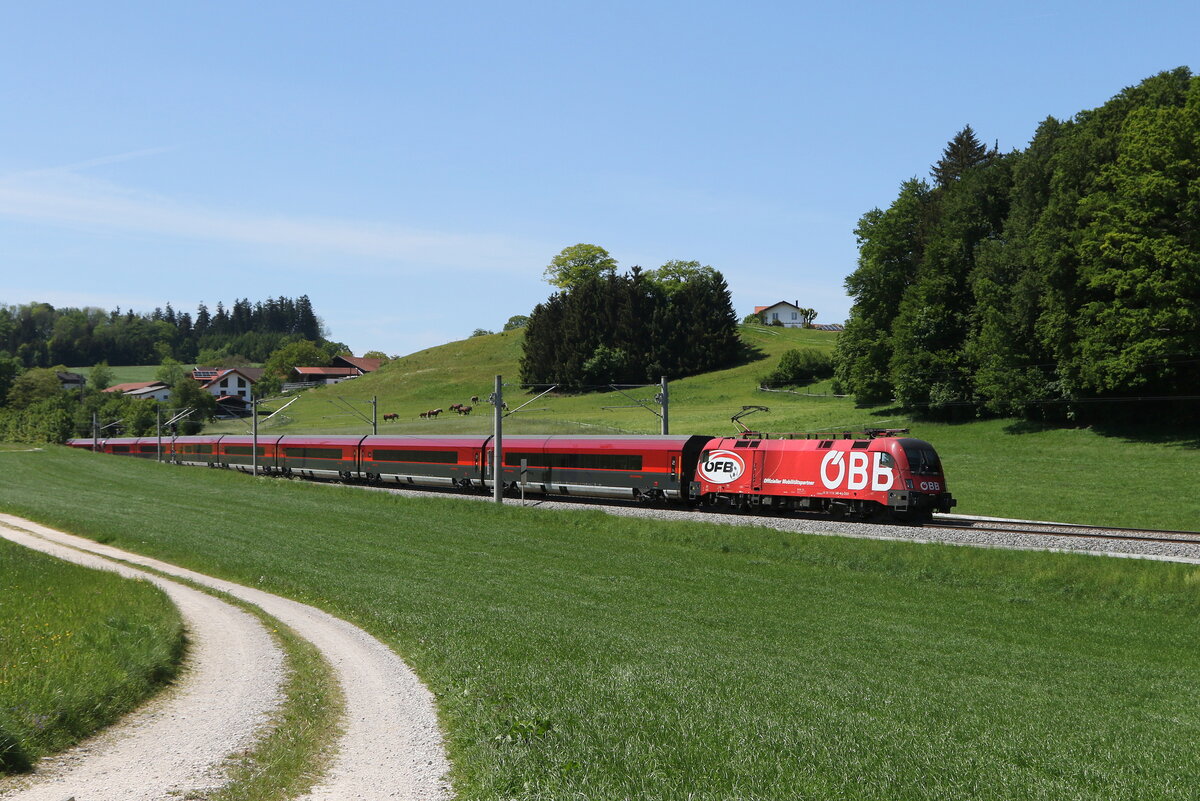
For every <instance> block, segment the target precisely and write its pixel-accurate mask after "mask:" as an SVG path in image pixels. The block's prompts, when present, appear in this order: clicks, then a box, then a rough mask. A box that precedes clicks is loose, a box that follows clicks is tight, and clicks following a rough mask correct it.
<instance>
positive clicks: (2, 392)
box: [0, 353, 21, 406]
mask: <svg viewBox="0 0 1200 801" xmlns="http://www.w3.org/2000/svg"><path fill="white" fill-rule="evenodd" d="M20 374H21V363H20V362H19V361H17V360H16V359H14V358H13V357H11V356H9V355H8V354H7V353H0V406H3V405H4V404H6V403H7V402H8V391H9V389H11V388H12V385H13V381H15V380H16V378H17V376H18V375H20Z"/></svg>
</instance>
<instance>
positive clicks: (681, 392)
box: [209, 326, 1200, 530]
mask: <svg viewBox="0 0 1200 801" xmlns="http://www.w3.org/2000/svg"><path fill="white" fill-rule="evenodd" d="M742 337H743V340H745V342H746V343H747V345H748V346H749V348H750V349H751V350H752V351H753V352H755V353H757V354H758V356H757V357H756V358H754V359H753V360H751V361H748V362H747V363H745V364H742V365H740V366H738V367H735V368H732V369H729V370H722V371H719V372H715V373H708V374H706V375H702V376H695V377H692V378H685V379H682V380H679V381H673V382H671V385H670V394H671V412H670V417H671V431H672V432H674V433H711V434H727V433H729V432H731V431H733V430H734V426H733V425H732V424H731V423H730V420H729V418H730V416H731V415H733V414H734V413H735V412H738V411H740V410H741V408H742V407H743V406H746V405H761V406H767V407H769V408H770V410H771V411H770V412H769V413H756V414H754V415H752V416H750V417H748V418H747V419H746V422H747V423H748V424H750V425H751V426H753V427H755V428H759V429H761V430H764V431H775V432H785V431H845V430H854V429H861V428H864V427H876V428H887V427H906V426H907V427H910V428H911V430H912V432H913V435H914V436H917V437H922V438H924V439H927V440H929V441H930V442H932V443H933V444H934V445H935V446H936V447H937V448H938V450H939V451H940V453H941V454H942V458H943V462H944V464H945V468H946V474H947V481H948V483H949V486H950V490H951V492H952V493H953V494H954V495H955V497H957V498H958V499H959V506H958V508H957V509H956V511H958V512H962V513H965V514H981V515H998V516H1006V517H1033V518H1038V519H1043V520H1062V521H1067V522H1079V523H1095V524H1104V525H1116V526H1154V527H1159V528H1172V529H1185V530H1200V493H1196V492H1195V491H1194V488H1193V487H1192V484H1193V479H1194V477H1195V476H1196V475H1200V434H1197V432H1195V431H1192V432H1188V431H1165V430H1163V429H1155V428H1154V427H1153V423H1152V421H1150V422H1146V423H1143V426H1142V427H1141V428H1133V427H1131V428H1128V429H1125V430H1120V429H1111V430H1106V431H1099V430H1091V429H1068V428H1053V427H1039V426H1035V425H1029V424H1025V423H1021V422H1019V421H1015V420H987V421H979V422H973V423H966V424H958V425H947V424H937V423H925V422H920V421H915V422H914V421H913V420H912V419H911V418H910V417H909V416H908V415H906V414H905V413H903V412H902V411H899V410H896V409H890V408H886V407H877V408H867V409H864V408H858V407H856V406H855V405H854V403H853V401H852V400H850V399H847V398H839V397H835V396H833V395H831V394H829V393H830V384H829V382H828V381H824V382H819V383H816V384H813V385H811V386H808V387H804V388H801V389H799V390H798V391H797V392H793V393H788V392H761V391H759V390H758V389H757V386H758V381H757V379H758V377H760V376H762V375H765V374H766V373H769V372H770V371H771V370H772V369H774V367H775V365H776V363H777V362H778V360H779V357H780V356H781V355H782V354H783V352H784V351H786V350H788V349H790V348H804V347H814V348H818V349H822V350H827V351H830V350H832V349H833V346H834V343H835V342H836V334H833V333H830V332H825V331H807V330H801V329H787V328H774V327H767V326H743V327H742ZM521 343H522V332H521V331H520V330H517V331H510V332H507V333H504V334H495V335H492V336H482V337H473V338H471V339H466V340H462V341H461V342H452V343H450V344H448V345H443V346H440V347H437V348H430V349H428V350H424V351H421V352H419V353H415V354H412V355H411V356H406V357H404V358H402V359H399V360H397V361H395V362H392V363H391V364H388V365H386V366H385V367H384V368H383V369H381V370H380V371H378V372H377V373H374V374H371V375H368V376H365V377H363V378H359V379H356V380H354V381H349V382H345V383H342V384H338V385H335V386H331V387H324V388H320V389H315V390H310V391H308V392H306V393H304V394H303V395H302V396H301V398H300V400H298V401H296V402H295V403H293V404H292V405H291V406H289V407H288V408H287V409H286V410H285V411H284V412H283V413H282V414H281V415H279V416H278V417H276V418H274V419H273V420H272V421H270V422H269V423H267V424H265V425H264V426H263V428H262V430H263V431H264V432H270V433H312V432H321V433H334V434H349V433H358V434H362V433H369V432H370V427H369V425H367V424H366V423H364V422H363V420H361V419H359V418H357V417H355V416H354V415H353V414H351V413H350V412H348V411H347V410H346V408H345V407H344V406H341V405H339V402H337V401H338V399H343V400H344V401H346V402H348V403H350V404H351V405H352V406H353V407H354V408H355V409H357V410H359V411H360V412H361V413H362V414H365V415H366V416H367V417H368V418H369V417H370V406H369V401H370V400H371V398H372V396H377V397H378V398H379V415H380V418H381V419H382V416H383V414H385V413H389V412H395V413H397V414H400V415H401V418H400V421H399V422H397V423H383V422H380V424H379V430H380V432H381V433H389V432H393V433H432V432H437V433H445V434H453V433H466V432H471V433H479V432H490V431H491V427H492V420H491V414H490V412H491V407H490V406H487V405H486V403H485V404H482V405H481V406H480V407H479V408H477V409H476V411H475V413H474V414H472V415H471V416H470V417H461V416H459V415H455V414H449V413H447V414H443V415H441V416H440V417H438V418H437V419H434V420H421V419H420V418H419V417H418V416H417V415H418V414H419V413H420V412H421V411H424V410H426V409H431V408H442V409H446V408H448V407H449V406H450V404H452V403H467V402H469V400H470V398H471V396H472V395H478V396H480V397H486V396H487V395H488V393H489V392H490V391H491V388H492V383H493V381H494V378H495V375H496V374H501V375H503V376H505V378H506V380H507V381H509V382H515V381H516V380H517V376H518V372H519V370H518V363H519V359H520V355H521ZM655 391H656V390H655V389H653V388H651V389H644V390H637V391H631V392H630V394H631V395H633V396H635V397H637V398H640V399H642V400H647V401H650V400H652V399H653V397H654V394H655ZM505 393H506V395H505V397H506V398H507V399H508V404H509V407H510V408H512V409H515V408H516V407H517V406H519V405H520V404H521V403H524V402H525V401H526V400H529V399H530V398H531V397H532V395H531V394H529V393H525V392H522V391H521V390H520V388H519V387H517V386H511V387H509V388H507V389H506V390H505ZM609 407H618V408H609ZM631 407H632V408H631ZM209 430H210V431H214V432H234V433H245V432H246V431H247V430H248V429H247V426H246V424H245V423H244V422H241V421H230V422H225V423H218V424H215V425H213V426H211V427H210V428H209ZM505 430H506V431H508V432H510V433H580V432H583V433H605V432H634V433H656V432H657V431H658V430H659V420H658V418H657V417H655V416H654V415H653V414H651V413H650V412H648V411H646V410H645V409H642V408H639V407H635V406H634V404H633V401H631V400H630V399H628V398H626V397H624V396H622V395H620V394H617V393H611V392H610V393H592V394H588V395H580V396H566V397H560V396H549V397H547V398H543V399H541V400H538V401H535V402H534V403H532V404H531V405H530V406H529V407H528V408H527V409H526V410H525V411H522V412H520V413H518V414H515V415H513V416H512V417H509V418H507V419H506V420H505Z"/></svg>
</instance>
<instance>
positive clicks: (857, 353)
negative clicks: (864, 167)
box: [834, 178, 933, 404]
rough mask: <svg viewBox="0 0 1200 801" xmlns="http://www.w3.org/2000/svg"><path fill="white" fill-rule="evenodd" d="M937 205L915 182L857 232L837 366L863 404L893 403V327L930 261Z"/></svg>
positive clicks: (845, 384) (871, 213) (861, 222)
mask: <svg viewBox="0 0 1200 801" xmlns="http://www.w3.org/2000/svg"><path fill="white" fill-rule="evenodd" d="M932 203H933V199H932V195H931V193H930V188H929V185H928V184H927V183H926V182H925V181H922V180H919V179H917V178H913V179H910V180H908V181H905V182H904V183H903V184H901V186H900V194H899V196H898V197H897V198H896V200H895V201H893V202H892V205H891V206H889V207H888V209H887V210H886V211H881V210H879V209H872V210H871V211H869V212H867V213H866V214H864V215H863V216H862V219H860V220H859V223H858V227H857V228H856V229H855V231H854V233H855V236H856V237H857V238H858V254H859V255H858V268H857V269H856V270H855V271H854V272H853V273H851V274H850V275H849V276H848V277H847V278H846V292H847V294H849V295H850V297H852V298H854V304H853V306H852V307H851V309H850V318H849V320H848V321H847V322H846V329H845V330H844V331H843V332H842V333H841V335H840V336H839V337H838V342H837V348H836V351H835V356H834V361H835V363H836V365H837V367H836V370H837V378H838V381H839V383H840V384H841V385H842V386H843V387H844V388H845V390H846V391H847V392H849V393H851V394H853V395H854V396H855V397H856V399H857V401H858V402H859V403H861V404H872V403H881V402H883V401H886V400H888V399H890V398H891V397H892V393H893V391H894V390H893V386H892V379H891V361H892V354H893V350H894V348H893V340H892V326H893V323H894V322H895V319H896V313H897V309H898V308H899V306H900V301H901V299H902V298H903V297H904V295H905V292H906V291H907V289H908V287H909V285H910V284H911V283H912V281H913V280H914V278H915V277H916V274H917V270H918V268H919V266H920V264H921V262H922V260H923V259H924V256H925V239H926V236H927V228H928V226H929V218H930V216H931V206H932Z"/></svg>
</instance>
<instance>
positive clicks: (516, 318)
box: [504, 314, 529, 331]
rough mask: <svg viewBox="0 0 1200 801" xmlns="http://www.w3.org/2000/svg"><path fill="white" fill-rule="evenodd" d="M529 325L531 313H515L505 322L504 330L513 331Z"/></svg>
mask: <svg viewBox="0 0 1200 801" xmlns="http://www.w3.org/2000/svg"><path fill="white" fill-rule="evenodd" d="M527 325H529V315H526V314H514V315H513V316H512V317H509V318H508V322H506V323H505V324H504V330H505V331H512V330H513V329H516V328H524V327H525V326H527Z"/></svg>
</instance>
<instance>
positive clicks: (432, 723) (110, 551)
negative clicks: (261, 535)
mask: <svg viewBox="0 0 1200 801" xmlns="http://www.w3.org/2000/svg"><path fill="white" fill-rule="evenodd" d="M4 522H11V524H12V525H15V526H18V527H20V528H23V529H26V530H28V531H30V532H32V533H34V534H36V535H38V537H41V538H44V539H46V540H49V541H51V542H54V543H62V544H67V545H71V546H73V547H75V548H80V549H83V550H86V551H90V552H92V553H96V554H100V555H103V556H109V557H112V558H117V559H123V560H126V561H129V562H132V563H134V564H137V565H144V566H147V567H152V568H154V569H156V570H160V571H162V572H164V573H167V574H170V575H173V576H180V577H184V578H188V579H190V580H192V581H195V582H197V583H198V584H202V585H204V586H207V587H212V588H214V589H218V590H222V591H224V592H227V593H229V594H230V595H232V596H234V597H236V598H239V599H241V600H244V601H247V602H249V603H251V604H254V605H256V606H258V607H259V608H261V609H262V610H263V611H265V612H266V613H267V614H269V615H271V616H273V617H275V618H278V619H279V620H280V621H282V622H283V623H285V624H286V625H288V626H289V627H291V628H292V629H294V630H295V631H296V633H297V634H299V635H300V636H301V637H303V638H305V639H307V640H310V641H311V642H312V643H313V644H314V645H316V646H317V648H318V649H319V650H320V651H321V652H322V654H323V655H324V656H325V658H326V659H327V660H328V661H329V662H330V664H331V665H332V666H333V669H334V672H335V675H336V678H337V680H338V682H339V684H340V685H341V689H342V693H343V695H344V696H345V701H346V712H345V719H344V721H343V733H342V736H341V737H340V738H339V741H338V753H337V755H336V756H335V758H334V760H333V764H332V765H331V767H330V769H329V771H328V772H327V774H326V775H325V777H324V778H323V779H322V780H321V781H320V782H319V783H318V785H317V786H316V787H315V788H314V789H313V791H312V792H311V793H310V794H309V795H308V796H306V797H305V798H306V799H311V800H312V801H356V800H357V799H371V800H372V801H375V800H376V799H393V798H394V799H421V801H439V799H447V798H450V797H451V790H450V786H449V783H448V782H447V780H446V773H447V771H448V769H449V762H448V760H447V759H446V754H445V750H444V748H443V745H442V737H441V731H440V729H439V727H438V722H437V714H436V711H435V707H434V701H433V696H432V694H431V693H430V692H429V690H428V689H427V688H426V687H425V686H424V685H423V684H421V683H420V681H419V680H418V679H417V677H416V675H415V674H414V673H413V672H412V671H411V670H410V669H409V668H408V666H407V665H405V664H404V662H403V661H402V660H401V659H400V658H399V657H398V656H396V654H395V653H393V652H392V651H391V650H390V649H389V648H388V647H387V646H385V645H384V644H383V643H381V642H379V641H378V640H376V639H375V638H374V637H371V636H370V635H369V634H367V633H366V632H364V631H363V630H362V629H359V628H358V627H356V626H353V625H351V624H349V623H347V622H345V621H343V620H339V619H337V618H335V617H333V616H331V615H329V614H326V613H325V612H322V611H321V610H319V609H316V608H315V607H311V606H307V605H305V604H301V603H297V602H295V601H290V600H288V599H286V598H281V597H279V596H277V595H271V594H269V593H266V592H262V591H261V590H256V589H253V588H250V587H245V586H242V585H240V584H234V583H232V582H228V581H223V580H221V579H214V578H210V577H208V576H204V575H201V574H199V573H195V572H193V571H190V570H185V569H183V568H179V567H176V566H174V565H170V564H167V563H165V562H159V561H157V560H154V559H149V558H147V557H144V556H140V555H138V554H134V553H129V552H126V551H120V550H118V549H116V548H111V547H109V546H106V545H100V544H98V543H96V542H93V541H91V540H87V539H83V538H80V537H74V536H71V535H69V534H64V533H62V532H59V531H54V530H52V529H48V528H45V527H44V526H40V525H38V524H36V523H31V522H28V521H24V520H20V519H19V518H12V517H9V516H7V515H0V523H4ZM168 583H170V582H168ZM258 680H259V679H255V681H258ZM250 683H251V684H253V683H255V682H254V681H252V682H250ZM227 690H228V688H224V689H223V690H222V692H225V691H227ZM219 694H220V692H218V693H217V695H219ZM210 700H211V702H212V703H216V702H217V698H216V697H213V698H211V699H210ZM135 764H136V761H135ZM147 780H148V781H150V780H151V779H150V778H149V777H148V778H147ZM158 787H159V788H161V787H162V785H158ZM112 797H113V798H135V797H140V796H133V795H119V796H112ZM146 797H147V798H150V797H154V798H160V797H162V793H161V792H160V793H159V794H157V795H153V796H146ZM64 798H66V796H65V795H62V794H61V793H60V794H59V795H58V796H53V799H54V801H63V799H64ZM97 798H99V796H97ZM77 799H78V801H93V799H92V796H84V795H78V796H77ZM22 801H25V799H24V797H22Z"/></svg>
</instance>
